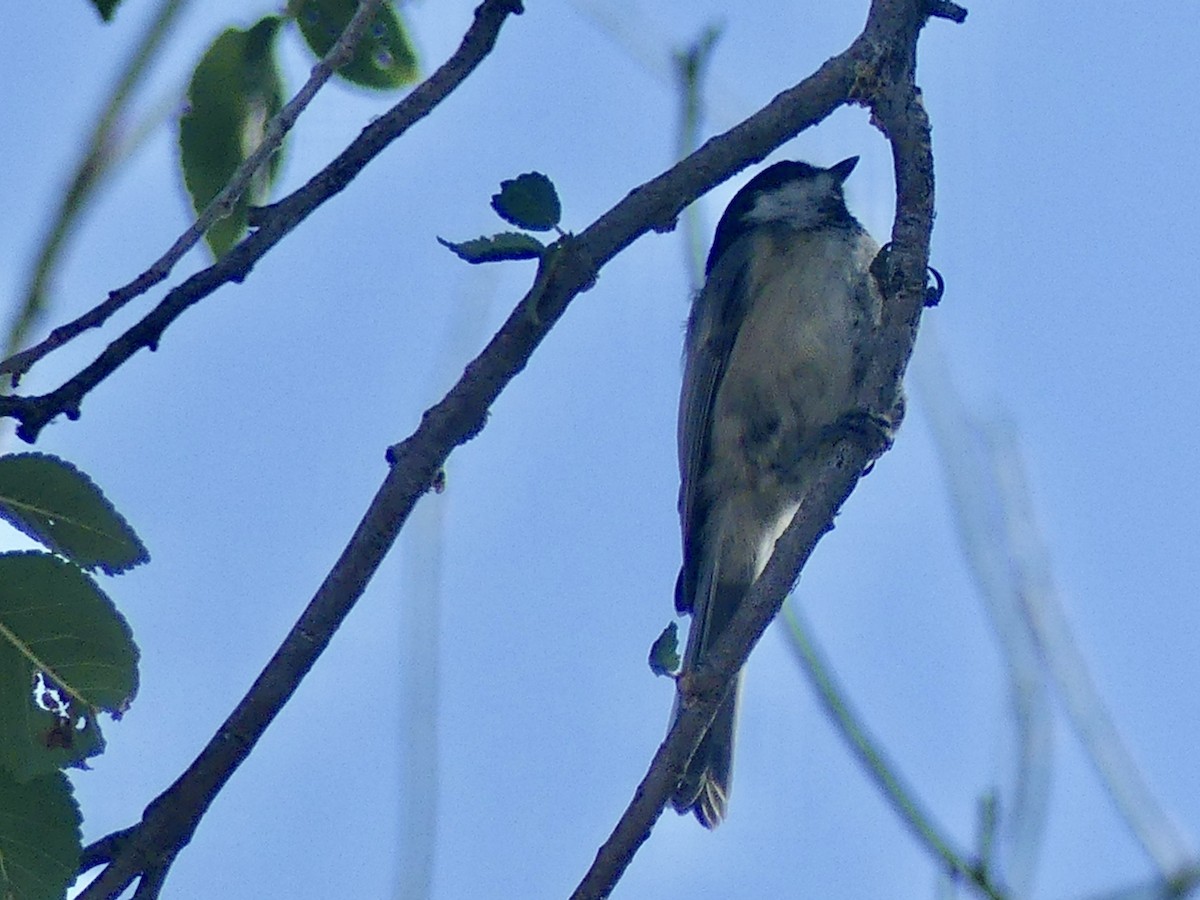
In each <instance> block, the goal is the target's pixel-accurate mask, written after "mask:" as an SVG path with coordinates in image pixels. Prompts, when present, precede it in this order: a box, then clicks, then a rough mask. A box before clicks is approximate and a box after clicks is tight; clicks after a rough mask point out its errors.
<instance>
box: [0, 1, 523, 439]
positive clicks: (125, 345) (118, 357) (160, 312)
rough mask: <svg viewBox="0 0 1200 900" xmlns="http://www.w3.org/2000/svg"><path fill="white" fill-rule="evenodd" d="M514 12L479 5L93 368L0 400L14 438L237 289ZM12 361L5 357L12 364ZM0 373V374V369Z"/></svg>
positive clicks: (446, 87) (424, 111)
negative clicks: (339, 147) (411, 84)
mask: <svg viewBox="0 0 1200 900" xmlns="http://www.w3.org/2000/svg"><path fill="white" fill-rule="evenodd" d="M520 12H521V2H520V0H484V2H483V3H482V4H481V5H480V6H479V8H478V9H476V11H475V21H474V22H473V24H472V25H471V27H470V28H469V29H468V30H467V33H466V35H465V36H464V37H463V41H462V43H461V44H460V45H459V47H458V49H457V50H456V51H455V52H454V54H453V55H452V56H451V57H450V58H449V59H448V60H447V61H446V62H445V63H443V64H442V65H441V66H440V67H439V68H438V70H437V71H436V72H434V73H433V74H432V75H430V76H429V78H427V79H426V80H425V81H423V82H422V83H421V84H420V85H418V86H417V87H416V89H415V90H413V92H412V93H411V94H409V95H408V96H407V97H405V98H404V99H403V100H401V101H400V102H399V103H397V104H396V105H395V106H394V107H392V109H390V110H389V111H388V112H387V113H386V114H385V115H383V116H381V117H380V118H379V119H376V120H375V121H374V122H372V123H371V124H370V125H368V126H367V127H366V128H365V129H363V132H362V134H360V135H359V136H358V138H356V139H355V140H354V142H353V143H352V144H351V145H350V146H349V147H347V148H346V150H344V151H343V152H342V153H341V154H340V155H339V156H338V157H337V159H335V160H333V162H331V163H330V164H329V165H327V166H326V167H325V168H324V169H322V170H321V171H320V172H318V173H317V174H316V175H314V176H313V177H312V178H311V179H310V180H309V182H308V183H307V184H305V185H304V186H303V187H302V188H300V189H298V190H297V191H295V192H293V193H292V194H290V195H289V196H288V197H286V198H284V199H283V200H281V201H280V202H278V203H276V204H274V205H273V206H270V207H268V208H266V209H265V210H259V213H258V220H257V221H256V224H257V225H259V226H260V227H259V228H258V229H257V230H256V231H255V232H254V233H252V234H250V235H248V236H247V237H246V238H245V239H244V240H243V241H242V242H241V243H239V244H238V245H237V246H236V247H234V248H233V249H232V250H230V251H229V253H227V254H226V255H225V256H223V257H221V258H220V259H219V260H217V261H216V262H215V263H213V264H212V265H211V266H209V267H208V268H207V269H204V270H202V271H200V272H197V273H196V274H195V275H193V276H191V277H190V278H188V279H187V280H186V281H184V282H183V283H182V284H180V285H179V286H178V287H176V288H174V289H172V290H171V291H170V292H169V293H168V294H167V296H166V297H164V298H163V300H162V302H161V303H159V305H158V306H156V307H155V308H154V309H153V310H151V311H150V313H148V314H147V315H146V316H145V317H144V318H143V319H142V320H141V321H140V322H138V323H137V324H135V325H134V326H133V327H131V328H130V329H129V330H128V331H126V332H125V333H124V334H123V335H121V336H120V337H118V338H117V339H116V340H115V341H113V342H112V343H111V344H109V345H108V347H106V348H105V349H104V351H103V352H102V353H101V354H100V355H99V356H98V357H96V359H95V360H93V361H92V362H91V363H90V364H89V365H88V366H86V367H85V368H84V369H83V370H82V371H81V372H79V373H78V374H77V375H75V376H74V377H73V378H71V379H70V380H69V381H67V382H65V383H64V384H63V385H61V386H60V387H58V388H57V389H55V390H53V391H51V392H49V393H47V394H41V395H39V396H30V397H20V396H9V397H0V416H7V417H9V418H14V419H17V420H18V421H19V422H20V425H19V426H18V428H17V436H18V437H20V438H21V439H22V440H24V441H27V442H29V443H33V442H34V441H35V440H37V436H38V434H39V433H40V432H41V430H42V428H43V427H45V425H46V424H47V423H48V422H50V421H51V420H52V419H54V418H55V417H56V416H58V415H60V414H65V415H66V416H67V418H69V419H77V418H79V407H80V404H81V403H82V401H83V398H84V397H85V396H86V395H87V394H88V393H89V392H90V391H91V390H92V389H93V388H94V387H96V385H98V384H99V383H100V382H101V381H103V380H104V379H105V378H107V377H108V376H109V375H110V374H112V373H113V372H114V371H115V370H116V369H117V368H119V367H120V366H121V365H123V364H124V363H125V362H126V361H127V360H128V359H129V358H130V357H131V356H133V354H134V353H136V352H137V351H138V350H140V349H142V348H143V347H148V348H150V349H151V350H153V349H155V348H156V347H157V345H158V342H159V340H160V339H161V338H162V334H163V332H164V331H165V330H166V329H167V327H168V326H169V325H170V324H171V323H172V322H174V321H175V319H177V318H179V316H180V315H182V313H183V312H184V311H185V310H186V309H188V307H190V306H192V305H193V304H195V303H198V302H199V301H200V300H202V299H204V298H205V297H207V296H208V295H210V294H212V293H213V292H214V291H216V290H217V288H219V287H221V286H223V285H225V284H228V283H230V282H236V283H240V282H242V281H244V280H245V278H246V276H247V275H248V274H249V273H250V270H251V269H252V268H253V267H254V265H255V263H257V262H258V260H259V259H261V258H262V257H263V255H264V254H266V252H267V251H268V250H270V249H271V248H272V247H274V246H275V245H276V244H277V243H279V241H281V240H282V239H283V238H284V237H285V236H286V235H287V234H289V233H290V232H291V231H292V230H293V229H294V228H295V227H296V226H297V225H299V224H300V222H302V221H304V219H306V218H307V217H308V215H309V214H310V213H311V212H312V211H313V210H315V209H316V208H317V207H319V206H320V205H321V204H322V203H324V202H325V201H326V200H328V199H329V198H330V197H332V196H333V195H334V194H337V193H339V192H340V191H341V190H342V189H343V188H345V187H346V185H348V184H349V183H350V182H351V181H352V180H353V179H354V177H355V176H356V175H357V174H358V173H359V172H360V171H362V169H363V168H364V167H365V166H366V165H367V164H368V163H369V162H370V161H371V160H372V159H374V158H375V157H376V156H378V155H379V154H380V153H381V152H382V151H383V149H384V148H385V147H387V146H388V145H389V144H390V143H391V142H392V141H394V140H395V139H396V138H398V137H399V136H400V135H401V134H403V133H404V132H405V131H407V130H408V129H409V128H410V127H411V126H412V125H413V124H414V123H415V122H417V121H419V120H420V119H422V118H424V117H425V116H426V115H428V114H429V113H430V112H431V111H432V110H433V109H434V108H435V107H436V106H437V105H438V104H439V103H441V101H442V100H443V99H445V98H446V96H447V95H448V94H449V93H450V92H451V91H453V90H454V89H455V88H457V87H458V85H459V84H461V83H462V81H463V79H465V78H466V77H467V76H468V75H470V74H471V72H473V71H474V70H475V68H476V67H477V66H478V65H479V63H481V62H482V61H483V59H484V58H485V57H486V56H487V55H488V53H490V52H491V49H492V47H493V46H494V44H495V42H496V36H497V35H498V34H499V31H500V27H501V25H503V23H504V21H505V20H506V19H507V18H508V16H509V15H516V14H519V13H520ZM331 52H332V51H331ZM147 286H148V285H147ZM121 290H125V289H124V288H122V289H121ZM52 337H53V335H52ZM47 340H49V338H48V339H47ZM60 343H61V342H60ZM16 358H17V357H13V359H14V360H15V359H16ZM0 371H3V369H2V368H0Z"/></svg>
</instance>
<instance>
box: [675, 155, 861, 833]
mask: <svg viewBox="0 0 1200 900" xmlns="http://www.w3.org/2000/svg"><path fill="white" fill-rule="evenodd" d="M857 162H858V157H857V156H852V157H851V158H850V159H846V160H843V161H842V162H840V163H838V164H837V165H835V166H832V167H830V168H828V169H821V168H817V167H815V166H810V165H808V164H807V163H802V162H791V161H788V162H780V163H776V164H775V165H773V166H771V167H770V168H768V169H765V170H764V171H762V172H760V173H759V174H758V175H756V176H755V177H754V178H752V179H751V180H750V182H749V183H748V184H746V186H745V187H743V188H742V189H741V190H740V191H738V192H737V194H736V195H735V196H734V198H733V200H732V201H731V202H730V204H729V207H728V208H727V209H726V210H725V213H724V215H722V216H721V221H720V222H719V223H718V224H717V230H716V235H715V237H714V238H713V245H712V250H711V251H710V252H709V254H708V262H707V263H706V265H705V276H706V278H705V283H704V288H703V290H701V291H700V293H699V294H698V295H697V296H696V299H695V302H694V303H693V305H692V312H691V316H690V317H689V319H688V326H687V340H686V343H685V346H684V374H683V394H682V397H681V398H680V403H679V468H680V474H681V476H682V485H681V487H680V491H679V515H680V520H681V523H682V527H683V567H682V569H681V570H680V573H679V581H678V582H677V584H676V587H675V606H676V608H677V609H678V610H679V612H680V613H681V614H682V613H691V615H692V626H691V631H690V633H689V634H688V642H687V649H686V651H685V652H684V658H683V671H684V672H687V671H689V670H690V669H692V668H693V667H695V666H696V665H697V664H698V663H699V662H700V661H701V660H702V659H703V658H704V655H705V652H706V650H707V649H708V648H709V647H711V646H712V644H713V643H714V642H715V640H716V639H717V636H718V635H720V633H721V632H722V630H723V629H724V628H725V627H726V625H727V623H728V622H729V620H730V618H731V617H732V616H733V614H734V611H735V610H736V609H737V607H738V605H739V604H740V603H741V601H742V598H743V597H744V596H745V595H746V592H747V590H748V589H749V588H750V585H751V584H752V583H753V582H754V580H755V579H756V578H757V577H758V576H759V574H760V573H761V572H762V570H763V568H764V567H765V566H766V564H767V560H768V559H770V556H771V552H772V550H773V549H774V547H775V541H776V539H777V538H778V537H779V536H780V535H781V534H782V533H783V531H784V529H785V528H786V527H787V526H788V523H789V522H791V519H792V516H793V515H794V514H795V511H796V509H797V507H798V506H799V503H800V500H801V498H802V497H803V496H804V493H805V491H806V490H807V486H808V485H807V483H808V480H809V479H810V478H811V477H812V475H811V473H812V471H813V467H814V465H815V462H816V454H817V453H818V451H820V449H821V448H822V446H826V445H827V443H828V440H829V436H830V433H831V430H833V429H835V428H837V427H838V425H839V423H841V422H842V420H843V419H845V418H847V417H848V416H852V415H853V414H854V412H855V408H856V401H855V398H856V393H857V388H858V385H859V382H860V380H861V379H862V377H863V373H864V369H865V364H866V361H867V355H868V353H869V352H870V351H869V342H870V340H871V335H872V332H873V328H874V327H876V326H877V325H878V321H879V316H880V312H881V308H882V298H881V295H880V292H879V289H878V286H877V285H876V283H875V279H874V278H873V277H872V275H871V274H870V266H871V262H872V260H873V259H874V258H875V255H876V254H877V253H878V252H879V246H878V244H876V243H875V241H874V240H873V239H872V238H871V236H870V235H869V234H867V232H866V231H865V230H864V229H863V227H862V225H860V224H859V223H858V221H857V220H856V219H855V218H854V216H852V215H851V214H850V212H849V210H847V209H846V202H845V198H844V197H843V194H842V183H843V182H844V181H845V180H846V178H847V176H849V174H850V173H851V171H853V169H854V166H855V164H856V163H857ZM739 680H740V675H739ZM737 694H738V688H737V686H736V685H735V686H734V687H733V688H732V689H731V690H730V692H729V695H728V696H727V697H726V698H725V701H724V703H723V704H722V706H721V708H720V710H719V711H718V713H717V717H716V719H715V720H714V721H713V723H712V726H711V727H710V728H709V730H708V733H707V734H706V735H705V737H704V739H703V741H702V743H701V744H700V747H699V749H698V750H697V751H696V753H695V755H694V756H693V757H692V759H691V762H690V763H689V764H688V767H687V771H686V772H685V773H684V776H683V778H682V780H681V781H680V783H679V785H678V787H677V788H676V791H675V795H674V797H673V798H672V802H673V804H674V806H675V809H677V810H678V811H679V812H681V813H686V812H688V811H689V810H690V811H693V812H695V814H696V818H697V819H699V820H700V823H701V824H702V825H704V826H705V827H707V828H714V827H716V826H717V825H718V824H719V823H720V822H721V820H722V819H723V818H724V817H725V812H726V806H727V802H728V799H729V785H730V771H731V768H732V763H733V737H734V728H735V719H736V712H737Z"/></svg>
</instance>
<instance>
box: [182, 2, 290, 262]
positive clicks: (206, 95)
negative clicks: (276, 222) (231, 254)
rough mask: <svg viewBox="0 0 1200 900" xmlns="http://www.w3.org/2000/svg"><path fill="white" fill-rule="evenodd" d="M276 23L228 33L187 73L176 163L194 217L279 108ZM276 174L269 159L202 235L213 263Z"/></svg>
mask: <svg viewBox="0 0 1200 900" xmlns="http://www.w3.org/2000/svg"><path fill="white" fill-rule="evenodd" d="M281 21H282V19H280V18H279V17H278V16H267V17H266V18H264V19H262V20H261V21H259V22H258V23H257V24H255V25H254V26H253V27H252V28H250V29H249V30H248V31H243V30H242V29H240V28H229V29H227V30H226V31H224V32H222V33H221V35H220V36H219V37H218V38H217V39H216V40H215V41H213V43H212V46H210V47H209V48H208V50H207V51H206V52H205V54H204V56H203V57H202V58H201V60H200V62H199V63H198V64H197V65H196V70H195V71H194V72H193V73H192V81H191V84H190V85H189V86H188V109H187V112H186V113H185V114H184V115H183V117H182V118H181V119H180V121H179V158H180V164H181V166H182V167H183V180H184V183H185V184H186V185H187V189H188V194H190V195H191V198H192V208H193V209H194V210H195V211H196V212H197V213H199V212H200V211H201V210H203V209H204V208H205V207H206V206H208V204H209V202H210V201H211V200H212V199H213V198H214V197H216V196H217V194H218V193H220V191H221V189H222V188H223V187H225V184H226V182H228V181H229V178H230V176H231V175H233V173H234V172H235V171H236V170H237V168H238V166H240V165H241V164H242V163H243V162H244V161H245V160H246V157H248V156H249V155H250V154H251V153H253V152H254V150H255V149H256V148H257V147H258V145H259V143H260V142H261V141H262V136H263V129H264V128H265V126H266V124H267V122H268V121H270V119H271V117H272V116H274V115H275V114H276V113H277V112H279V110H280V108H281V107H282V106H283V79H282V78H281V76H280V74H279V66H278V65H277V63H276V61H275V52H274V50H275V35H276V34H277V33H278V31H279V24H280V22H281ZM278 170H279V154H278V153H276V154H275V155H274V156H272V157H271V159H270V161H269V162H268V163H267V165H266V166H265V167H264V168H263V170H262V171H260V172H259V173H258V175H257V176H256V178H255V180H254V181H252V182H251V184H250V187H249V189H248V190H247V191H246V193H245V194H243V195H242V196H241V197H239V198H238V200H237V202H236V203H235V204H234V208H233V210H232V212H231V213H230V214H229V215H228V216H226V217H225V218H223V219H221V220H219V221H218V222H216V223H215V224H214V225H213V226H212V227H211V228H210V229H209V230H208V233H207V234H206V235H205V240H207V241H208V246H209V248H210V249H211V250H212V252H213V255H214V256H221V255H222V254H223V253H225V252H226V251H227V250H229V248H230V247H232V246H233V245H234V244H236V243H237V242H238V241H239V240H240V239H241V237H242V235H243V234H245V232H246V210H247V208H248V207H249V206H251V205H258V204H260V203H261V202H262V201H263V200H264V199H265V198H266V196H267V193H268V191H269V189H270V186H271V184H273V183H274V181H275V176H276V175H277V174H278Z"/></svg>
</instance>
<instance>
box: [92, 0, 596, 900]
mask: <svg viewBox="0 0 1200 900" xmlns="http://www.w3.org/2000/svg"><path fill="white" fill-rule="evenodd" d="M520 11H521V7H520V4H519V2H518V0H484V3H483V4H482V5H481V6H480V7H479V8H478V9H477V10H476V15H475V20H474V22H473V23H472V25H471V27H470V28H469V29H468V31H467V33H466V35H465V36H464V38H463V41H462V44H461V45H460V46H459V48H458V50H457V51H455V53H454V55H452V56H451V58H450V59H449V60H448V61H447V62H446V63H445V64H444V65H443V66H442V67H441V68H439V69H438V71H437V72H435V73H434V74H433V75H431V76H430V78H429V79H427V81H426V82H425V83H424V84H423V85H422V86H421V87H420V88H418V89H417V92H415V93H419V94H421V98H422V99H421V100H420V101H419V102H418V105H417V107H416V108H415V109H414V108H407V109H406V111H405V113H404V115H405V116H406V117H408V118H407V119H406V120H405V121H407V122H409V123H410V122H411V121H414V120H415V118H419V117H420V116H421V115H424V114H425V113H427V112H428V111H429V110H430V109H432V108H433V107H434V106H436V105H437V103H438V102H440V101H441V99H443V98H444V97H445V96H447V95H448V94H449V93H450V92H451V91H452V90H453V89H454V88H455V87H457V85H458V84H460V83H461V82H462V81H463V80H464V79H465V78H466V77H467V76H468V75H469V74H470V73H471V72H472V71H474V70H475V68H476V67H477V66H478V65H479V63H480V62H482V61H483V59H484V58H485V57H486V56H487V55H488V53H489V52H490V51H491V49H492V47H493V46H494V45H495V41H496V38H497V36H498V34H499V31H500V27H501V26H502V25H503V24H504V22H505V21H506V19H507V18H508V16H509V15H513V14H516V13H519V12H520ZM422 88H425V91H424V93H422ZM405 127H407V125H405ZM385 143H386V142H385ZM381 146H382V145H381ZM376 152H378V151H376ZM343 156H345V154H343ZM362 165H365V160H362V161H361V164H360V165H359V166H358V168H357V169H355V170H354V171H355V172H357V171H358V170H359V169H361V167H362ZM349 177H353V174H351V175H349V176H348V178H349ZM348 178H347V180H348ZM342 186H344V183H343V184H340V185H338V186H337V187H336V188H335V190H333V191H332V192H336V190H340V189H341V187H342ZM309 202H313V203H314V206H315V205H316V203H318V202H320V201H314V200H312V198H309ZM297 221H298V220H297ZM577 290H578V288H577ZM465 439H466V438H465V437H464V438H462V440H465ZM445 452H446V453H448V452H449V448H447V449H446V451H445ZM443 458H444V455H443ZM439 467H440V464H439ZM435 472H436V469H435V470H434V471H429V472H425V471H423V470H422V471H419V472H417V473H416V474H414V473H413V471H411V469H410V468H409V467H404V466H394V467H393V468H392V470H391V471H390V472H389V474H388V477H387V479H386V480H385V482H384V484H383V486H381V488H380V490H379V492H378V494H377V495H376V498H375V500H374V501H373V502H372V504H371V506H370V507H369V508H368V510H367V512H366V514H365V515H364V517H363V520H362V522H361V524H360V525H359V527H358V529H357V530H356V531H355V533H354V535H353V536H352V537H351V539H350V542H349V543H348V545H347V547H346V549H345V550H344V551H343V553H342V556H341V558H340V559H339V560H338V562H337V564H336V565H335V566H334V568H333V570H332V571H331V572H330V573H329V575H328V576H327V577H326V579H325V581H324V582H323V583H322V585H321V587H320V589H318V591H317V593H316V595H315V596H314V597H313V599H312V602H310V604H309V606H308V607H307V609H306V610H305V612H304V614H303V615H302V616H301V617H300V619H299V621H298V622H297V623H296V625H295V626H294V627H293V628H292V630H291V631H290V632H289V634H288V636H287V637H286V638H285V640H284V642H283V644H282V645H281V646H280V647H279V649H278V650H277V651H276V653H275V655H274V656H273V657H272V658H271V660H270V661H269V662H268V663H267V665H266V667H265V668H264V669H263V671H262V673H261V674H260V675H259V677H258V678H257V679H256V680H255V682H254V684H253V685H252V686H251V688H250V690H249V691H248V692H247V694H246V696H245V697H244V698H243V699H242V701H241V703H239V704H238V706H237V708H236V709H235V710H234V711H233V712H232V713H231V714H230V715H229V717H228V718H227V719H226V721H225V722H224V723H223V724H222V726H221V728H220V729H219V730H218V732H217V734H216V735H215V736H214V737H213V739H212V740H211V741H210V742H209V743H208V745H207V746H206V747H205V748H204V749H203V750H202V751H201V753H200V755H199V756H198V757H197V758H196V760H195V761H194V762H193V763H192V764H191V765H190V766H189V767H188V769H187V770H186V771H185V772H184V773H183V774H182V775H181V776H180V777H179V778H178V779H177V780H176V782H175V783H174V784H173V785H172V786H171V787H170V788H168V789H167V790H166V791H165V792H164V793H163V794H162V795H160V796H159V797H158V798H157V799H155V800H154V801H153V802H152V803H151V804H150V805H149V806H148V807H147V808H146V811H145V813H144V814H143V817H142V821H141V822H140V823H138V824H137V825H135V826H133V827H132V828H128V829H124V830H122V831H121V832H117V833H115V834H114V835H110V836H109V837H108V838H103V839H101V841H98V842H97V843H96V844H94V845H93V847H94V848H97V849H98V851H102V852H98V853H93V854H91V855H90V856H89V857H88V861H89V863H91V864H92V865H94V864H96V863H98V862H100V861H102V859H103V856H105V855H108V856H110V859H109V864H108V865H107V866H106V867H105V868H104V870H103V871H101V873H100V874H99V876H97V877H96V879H95V880H94V881H92V882H91V883H90V884H89V885H88V886H87V888H85V889H84V891H83V892H82V893H80V894H79V900H98V898H106V900H109V898H113V897H117V896H119V895H120V894H121V893H122V892H123V891H125V890H126V889H127V888H128V887H129V885H130V884H132V883H133V881H134V880H135V879H138V878H139V877H143V878H144V879H145V882H146V885H147V891H150V892H151V893H149V894H146V896H154V895H156V894H157V891H158V888H159V886H161V884H162V882H163V880H164V879H165V877H166V873H167V871H168V870H169V869H170V866H171V864H172V863H173V861H174V859H175V857H176V856H177V855H178V853H179V851H180V850H181V849H182V848H183V847H184V846H185V845H186V844H187V843H188V841H190V840H191V837H192V834H193V833H194V832H195V829H196V827H197V825H198V824H199V822H200V820H201V818H202V817H203V816H204V814H205V812H206V811H207V809H208V807H209V805H210V804H211V803H212V801H213V799H215V797H216V796H217V794H218V793H219V792H220V790H221V789H222V787H224V785H225V783H226V782H227V781H228V780H229V778H230V777H232V775H233V773H234V772H235V771H236V770H237V768H238V767H239V766H240V765H241V764H242V762H244V761H245V760H246V758H247V757H248V756H249V754H250V752H251V750H253V748H254V746H255V744H256V743H257V742H258V740H259V738H261V737H262V735H263V733H265V731H266V729H267V727H268V726H269V725H270V724H271V722H272V721H273V720H274V718H275V716H276V715H278V713H279V711H280V710H281V709H282V708H283V706H284V704H286V703H287V701H288V699H289V698H290V697H291V695H292V693H293V692H294V691H295V689H296V687H297V686H298V685H299V683H300V681H301V680H302V679H303V678H304V675H305V674H307V672H308V670H309V669H310V668H311V667H312V665H313V664H314V663H315V662H316V660H317V658H318V657H319V656H320V654H321V652H322V651H323V650H324V649H325V647H326V645H327V644H328V643H329V641H330V639H331V638H332V637H333V634H334V632H335V631H336V630H337V628H338V626H339V625H340V624H341V622H342V620H343V619H344V618H345V616H346V615H347V614H348V613H349V611H350V609H351V608H352V607H353V606H354V603H355V602H356V601H357V599H358V598H359V597H360V596H361V594H362V592H363V590H365V588H366V584H367V582H368V581H369V579H370V577H371V575H372V574H373V573H374V571H375V569H376V568H377V567H378V566H379V564H380V562H382V560H383V556H384V554H386V552H387V551H388V549H389V548H390V547H391V545H392V543H393V542H394V541H395V538H396V535H397V534H398V533H399V530H400V527H401V525H402V524H403V523H404V521H406V519H407V517H408V514H409V512H410V511H411V509H412V506H413V505H414V504H415V503H416V500H417V499H418V498H419V497H420V496H421V495H422V494H423V493H424V492H425V490H427V489H428V487H429V485H430V484H431V483H432V481H433V478H434V475H435ZM118 838H119V840H118ZM90 867H91V866H90V865H89V868H90ZM140 890H141V886H140V885H139V892H140Z"/></svg>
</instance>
